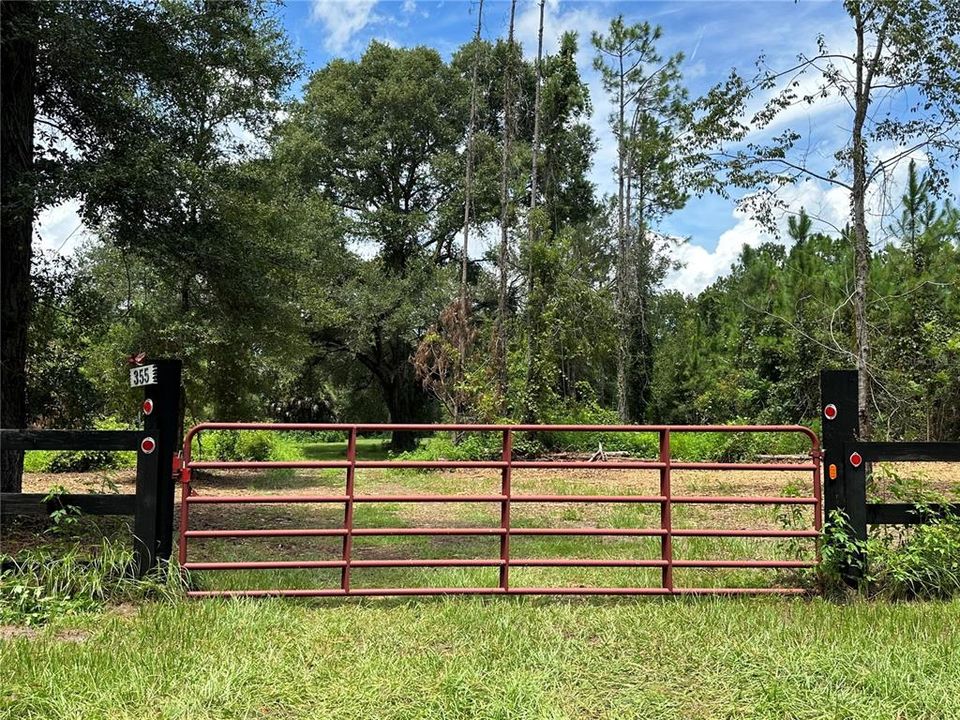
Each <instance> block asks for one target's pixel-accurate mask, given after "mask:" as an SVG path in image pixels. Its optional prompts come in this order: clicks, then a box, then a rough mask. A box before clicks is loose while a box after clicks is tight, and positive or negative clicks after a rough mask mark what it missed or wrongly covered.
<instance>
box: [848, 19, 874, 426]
mask: <svg viewBox="0 0 960 720" xmlns="http://www.w3.org/2000/svg"><path fill="white" fill-rule="evenodd" d="M856 33H857V68H856V74H857V78H856V89H855V95H854V118H853V129H852V143H851V144H852V151H853V154H852V155H853V157H852V162H853V185H852V187H851V191H850V206H851V214H852V216H853V218H852V219H853V254H854V288H853V316H854V327H855V334H856V356H857V373H858V381H857V395H858V405H859V416H860V437H861V438H862V439H864V440H869V439H870V436H871V430H872V427H871V422H870V420H871V416H870V406H871V404H872V402H873V396H872V391H871V384H870V369H871V367H870V329H869V326H868V324H867V323H868V315H867V303H868V301H869V295H868V286H867V285H868V282H869V274H870V240H869V237H868V235H867V220H866V194H867V157H866V143H865V141H864V138H863V127H864V123H865V122H866V117H867V109H868V106H869V104H870V81H869V75H870V74H871V73H870V72H869V71H867V73H866V74H867V77H865V75H864V73H865V63H866V59H865V56H864V52H865V48H864V45H865V42H864V37H865V35H866V28H865V26H864V23H863V19H862V17H860V16H859V15H858V16H857V17H856Z"/></svg>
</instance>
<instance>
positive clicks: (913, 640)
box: [0, 598, 960, 720]
mask: <svg viewBox="0 0 960 720" xmlns="http://www.w3.org/2000/svg"><path fill="white" fill-rule="evenodd" d="M958 619H960V603H958V602H953V603H922V604H921V603H918V604H899V605H890V604H884V603H854V604H846V605H844V604H831V603H829V602H825V601H821V600H814V601H809V600H798V599H769V598H748V599H734V598H712V599H706V598H704V599H696V600H693V599H685V600H678V599H644V600H638V601H636V600H619V601H617V600H611V601H596V602H591V601H585V600H568V599H563V600H532V599H506V598H500V599H487V600H484V599H479V598H458V599H437V600H413V601H402V602H401V601H389V600H386V601H385V600H375V601H350V602H335V601H334V602H325V603H320V604H309V603H296V602H289V601H280V600H267V601H251V600H217V601H185V602H181V603H174V604H169V605H160V604H148V605H145V606H142V607H141V608H139V610H137V611H135V614H132V615H131V614H129V613H119V612H109V613H106V614H104V615H100V616H87V617H86V618H77V619H74V620H65V621H60V622H57V623H55V624H54V625H52V626H49V627H47V628H45V629H44V630H43V631H41V632H40V634H39V635H37V636H36V637H20V638H17V639H8V640H4V641H2V642H0V688H2V690H0V716H2V717H5V718H17V719H18V720H27V719H32V718H44V719H46V718H138V719H139V718H264V717H275V718H618V719H619V718H869V719H874V718H877V719H880V718H910V719H911V720H919V719H921V718H957V717H960V623H958V622H957V621H958Z"/></svg>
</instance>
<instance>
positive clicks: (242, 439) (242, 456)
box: [192, 430, 301, 461]
mask: <svg viewBox="0 0 960 720" xmlns="http://www.w3.org/2000/svg"><path fill="white" fill-rule="evenodd" d="M192 452H193V457H194V458H195V459H197V460H201V459H205V460H245V461H265V460H298V459H300V457H301V454H300V448H299V445H298V443H297V442H296V440H294V439H293V438H290V437H287V436H286V435H285V434H283V433H278V432H271V431H269V430H241V431H239V432H238V431H235V430H211V431H207V432H203V433H201V434H200V435H199V436H197V437H195V438H194V440H193V448H192Z"/></svg>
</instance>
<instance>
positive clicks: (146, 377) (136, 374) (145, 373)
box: [130, 365, 157, 387]
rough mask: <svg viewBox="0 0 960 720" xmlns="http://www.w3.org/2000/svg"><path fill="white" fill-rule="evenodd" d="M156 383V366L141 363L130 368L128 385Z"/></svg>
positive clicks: (136, 385)
mask: <svg viewBox="0 0 960 720" xmlns="http://www.w3.org/2000/svg"><path fill="white" fill-rule="evenodd" d="M156 384H157V366H156V365H141V366H140V367H135V368H130V387H143V386H144V385H156Z"/></svg>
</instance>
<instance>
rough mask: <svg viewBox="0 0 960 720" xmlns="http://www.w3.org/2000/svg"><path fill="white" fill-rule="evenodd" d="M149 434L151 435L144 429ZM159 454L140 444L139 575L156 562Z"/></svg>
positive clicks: (135, 530) (135, 535) (135, 518)
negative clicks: (143, 447)
mask: <svg viewBox="0 0 960 720" xmlns="http://www.w3.org/2000/svg"><path fill="white" fill-rule="evenodd" d="M146 437H151V435H150V434H149V433H144V438H146ZM159 458H160V456H159V455H158V454H157V452H156V450H154V451H153V452H152V453H146V452H144V451H143V449H141V448H137V493H136V495H135V498H134V503H135V506H134V516H133V555H134V572H135V573H136V576H137V577H143V576H144V575H146V574H147V573H148V572H150V570H152V569H153V568H154V567H156V565H157V547H158V534H159V533H158V531H159V526H158V523H157V519H158V517H157V499H158V497H159V494H158V484H159V483H158V481H159V473H158V472H157V471H158V469H159V467H160V463H159Z"/></svg>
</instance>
